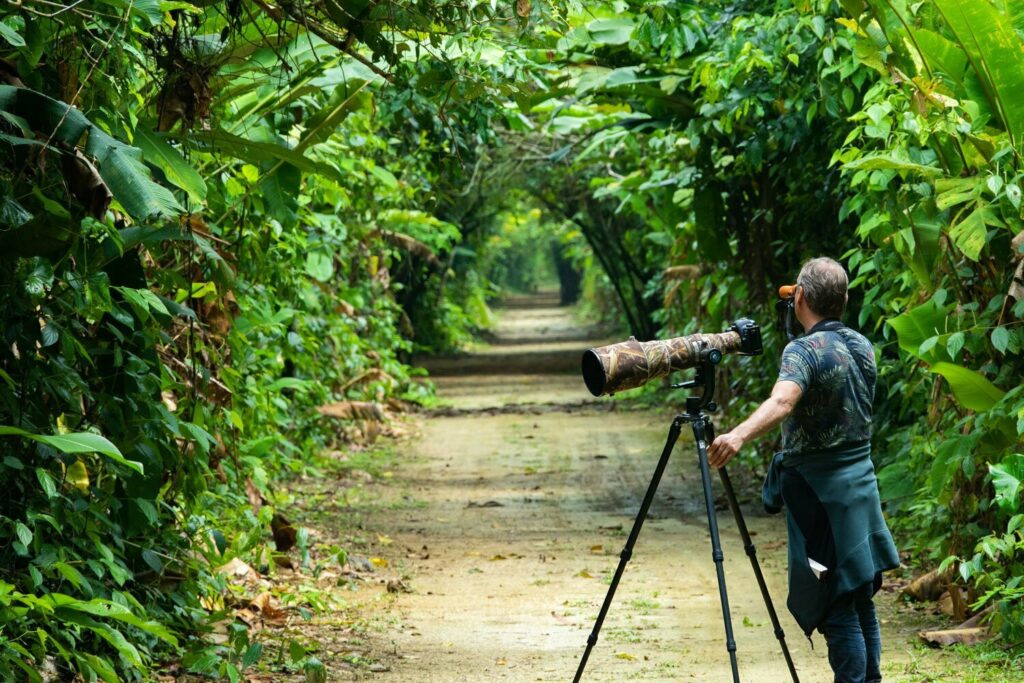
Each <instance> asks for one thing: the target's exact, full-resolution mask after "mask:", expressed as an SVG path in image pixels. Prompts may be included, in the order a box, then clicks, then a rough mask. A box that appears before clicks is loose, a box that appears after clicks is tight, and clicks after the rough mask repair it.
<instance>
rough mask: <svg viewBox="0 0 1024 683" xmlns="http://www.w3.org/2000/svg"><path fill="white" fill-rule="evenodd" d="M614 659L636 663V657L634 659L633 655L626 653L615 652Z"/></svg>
mask: <svg viewBox="0 0 1024 683" xmlns="http://www.w3.org/2000/svg"><path fill="white" fill-rule="evenodd" d="M615 658H616V659H625V660H626V661H627V662H635V661H636V657H634V656H633V655H631V654H629V653H628V652H616V653H615Z"/></svg>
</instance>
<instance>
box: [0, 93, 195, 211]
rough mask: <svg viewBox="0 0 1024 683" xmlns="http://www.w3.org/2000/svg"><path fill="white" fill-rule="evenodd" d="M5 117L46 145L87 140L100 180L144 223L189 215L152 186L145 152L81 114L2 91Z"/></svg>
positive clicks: (50, 101)
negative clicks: (15, 119)
mask: <svg viewBox="0 0 1024 683" xmlns="http://www.w3.org/2000/svg"><path fill="white" fill-rule="evenodd" d="M0 111H4V112H7V113H9V114H11V115H13V116H18V117H20V118H21V119H23V120H24V121H26V122H27V123H28V125H29V126H31V128H32V130H33V131H34V132H36V133H37V134H39V135H40V136H41V137H43V138H44V139H46V140H47V143H48V144H50V145H51V149H54V150H55V151H57V152H58V153H61V154H64V153H65V150H63V149H61V147H59V146H52V144H53V143H54V142H57V143H62V144H63V145H65V146H68V147H75V146H77V145H79V144H81V143H82V139H83V137H84V138H85V153H86V154H88V155H89V156H91V157H93V158H94V159H95V160H96V162H97V163H98V166H99V173H100V177H101V178H102V180H103V182H104V183H105V184H106V185H107V187H108V188H109V189H110V192H111V194H113V195H114V199H116V200H117V201H118V202H119V203H120V204H121V206H122V207H124V210H125V211H126V212H128V214H129V215H130V216H131V217H132V218H134V219H136V220H138V221H142V220H145V219H147V218H151V217H153V216H171V215H177V214H180V213H183V212H184V209H183V208H182V206H181V204H179V203H178V201H177V200H176V199H175V198H174V195H173V194H171V192H170V190H168V189H167V188H165V187H163V186H161V185H159V184H157V183H156V182H154V181H153V179H152V177H151V176H150V174H149V170H148V169H147V168H146V166H145V164H143V163H142V152H141V150H139V149H137V148H135V147H132V146H131V145H127V144H125V143H123V142H120V141H119V140H116V139H114V138H113V137H111V136H110V135H108V134H107V133H106V132H105V131H103V130H102V129H100V128H99V127H98V126H97V125H96V124H94V123H92V122H91V121H89V119H88V118H86V116H85V114H83V113H82V112H81V111H79V110H78V109H75V108H74V107H71V106H68V105H67V104H66V103H64V102H61V101H60V100H55V99H53V98H51V97H47V96H46V95H43V94H42V93H39V92H36V91H34V90H30V89H28V88H18V87H14V86H10V85H0Z"/></svg>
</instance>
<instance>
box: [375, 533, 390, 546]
mask: <svg viewBox="0 0 1024 683" xmlns="http://www.w3.org/2000/svg"><path fill="white" fill-rule="evenodd" d="M377 542H378V543H380V544H381V545H391V544H392V543H394V541H393V540H391V537H390V536H388V535H387V534H377Z"/></svg>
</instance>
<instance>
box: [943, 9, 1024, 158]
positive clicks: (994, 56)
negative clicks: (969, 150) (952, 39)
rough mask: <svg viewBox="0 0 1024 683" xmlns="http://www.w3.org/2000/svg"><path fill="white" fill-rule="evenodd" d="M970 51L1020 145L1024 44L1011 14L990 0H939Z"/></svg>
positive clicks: (992, 101) (1005, 124)
mask: <svg viewBox="0 0 1024 683" xmlns="http://www.w3.org/2000/svg"><path fill="white" fill-rule="evenodd" d="M935 7H936V8H937V9H938V10H939V12H940V13H941V14H942V17H943V19H945V21H946V24H947V25H948V26H949V28H950V30H952V31H953V34H954V35H955V36H956V39H957V41H958V42H959V43H960V45H961V46H962V47H963V49H964V52H966V54H967V59H968V61H969V62H970V65H971V68H972V70H973V71H974V73H975V74H976V75H977V76H978V78H979V79H980V80H981V84H982V86H983V88H984V91H985V97H986V98H987V99H988V101H989V104H990V105H991V106H992V109H993V111H995V112H996V113H997V114H998V115H999V118H1000V119H1001V120H1002V123H1003V127H1004V128H1005V129H1006V131H1007V132H1008V133H1009V134H1010V142H1011V144H1012V145H1013V146H1014V147H1015V148H1017V149H1018V150H1019V149H1020V148H1019V145H1020V143H1021V141H1022V138H1024V97H1021V93H1024V69H1022V68H1021V64H1024V44H1022V43H1021V39H1020V37H1019V36H1018V35H1017V32H1016V31H1014V29H1013V24H1012V23H1011V21H1010V18H1009V17H1007V16H1005V15H1003V14H1001V13H1000V12H999V11H997V10H996V9H995V8H994V7H993V6H992V5H991V4H989V2H987V0H935Z"/></svg>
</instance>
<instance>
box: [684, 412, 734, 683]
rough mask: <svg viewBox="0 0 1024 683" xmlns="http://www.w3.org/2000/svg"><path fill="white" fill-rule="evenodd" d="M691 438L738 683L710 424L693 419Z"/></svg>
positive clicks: (726, 644)
mask: <svg viewBox="0 0 1024 683" xmlns="http://www.w3.org/2000/svg"><path fill="white" fill-rule="evenodd" d="M692 425H693V439H694V441H696V442H697V459H698V460H699V461H700V478H701V482H702V483H703V484H704V505H705V507H707V512H708V531H710V532H711V557H712V559H714V561H715V571H716V572H717V573H718V594H719V597H721V599H722V620H723V621H724V622H725V648H726V649H727V650H728V651H729V663H730V664H731V665H732V680H733V683H740V670H739V666H738V665H737V663H736V639H735V638H734V637H733V633H732V616H731V615H730V614H729V595H728V593H727V592H726V588H725V568H724V567H723V566H722V562H723V560H724V559H725V556H724V555H723V554H722V543H721V541H720V539H719V536H718V518H717V517H716V515H715V499H714V496H713V494H712V493H711V470H710V468H709V467H708V448H707V441H706V437H707V431H706V429H707V428H708V427H710V424H709V423H707V422H705V420H695V421H694V422H692Z"/></svg>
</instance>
